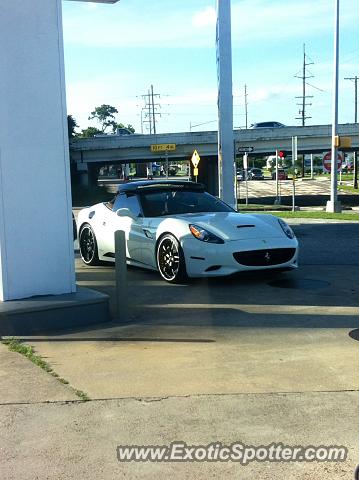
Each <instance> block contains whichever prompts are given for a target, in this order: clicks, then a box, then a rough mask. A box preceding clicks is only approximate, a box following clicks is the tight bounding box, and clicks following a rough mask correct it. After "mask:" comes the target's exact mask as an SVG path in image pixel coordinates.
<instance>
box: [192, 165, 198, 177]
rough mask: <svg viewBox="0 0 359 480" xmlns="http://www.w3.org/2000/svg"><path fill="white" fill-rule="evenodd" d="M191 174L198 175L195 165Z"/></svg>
mask: <svg viewBox="0 0 359 480" xmlns="http://www.w3.org/2000/svg"><path fill="white" fill-rule="evenodd" d="M193 175H194V176H195V177H198V168H197V167H195V168H194V169H193Z"/></svg>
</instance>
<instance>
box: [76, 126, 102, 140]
mask: <svg viewBox="0 0 359 480" xmlns="http://www.w3.org/2000/svg"><path fill="white" fill-rule="evenodd" d="M102 133H103V132H102V130H99V129H98V128H96V127H87V128H85V130H82V131H81V133H80V134H79V135H78V137H79V138H92V137H94V136H95V135H100V134H102Z"/></svg>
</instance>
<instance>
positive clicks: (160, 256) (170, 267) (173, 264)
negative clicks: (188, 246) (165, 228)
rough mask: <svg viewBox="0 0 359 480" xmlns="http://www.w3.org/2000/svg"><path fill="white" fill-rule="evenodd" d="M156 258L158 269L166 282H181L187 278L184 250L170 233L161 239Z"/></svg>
mask: <svg viewBox="0 0 359 480" xmlns="http://www.w3.org/2000/svg"><path fill="white" fill-rule="evenodd" d="M156 260H157V268H158V271H159V272H160V275H161V277H162V278H163V279H164V280H166V282H169V283H180V282H183V281H185V280H186V279H187V272H186V263H185V259H184V254H183V250H182V248H181V245H180V243H179V241H178V240H177V238H176V237H174V236H173V235H171V234H170V233H167V234H165V235H163V236H162V237H161V238H160V239H159V242H158V245H157V251H156Z"/></svg>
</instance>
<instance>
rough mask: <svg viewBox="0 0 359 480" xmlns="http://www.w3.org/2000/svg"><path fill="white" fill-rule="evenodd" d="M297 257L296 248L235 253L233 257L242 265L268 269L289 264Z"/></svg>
mask: <svg viewBox="0 0 359 480" xmlns="http://www.w3.org/2000/svg"><path fill="white" fill-rule="evenodd" d="M294 255H295V248H267V249H265V250H251V251H249V252H235V253H234V254H233V257H234V258H235V260H236V261H237V262H238V263H240V264H241V265H246V266H248V267H266V266H270V265H280V264H281V263H286V262H289V260H290V259H291V258H293V257H294Z"/></svg>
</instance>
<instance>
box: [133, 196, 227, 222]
mask: <svg viewBox="0 0 359 480" xmlns="http://www.w3.org/2000/svg"><path fill="white" fill-rule="evenodd" d="M140 201H141V204H142V210H143V214H144V216H145V217H161V216H164V215H180V214H184V213H200V212H233V211H234V210H233V209H232V208H231V207H229V206H228V205H226V204H225V203H224V202H222V201H221V200H219V199H218V198H216V197H214V196H212V195H210V194H209V193H207V192H193V191H183V190H181V191H178V190H166V191H157V192H151V193H142V194H141V195H140Z"/></svg>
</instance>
